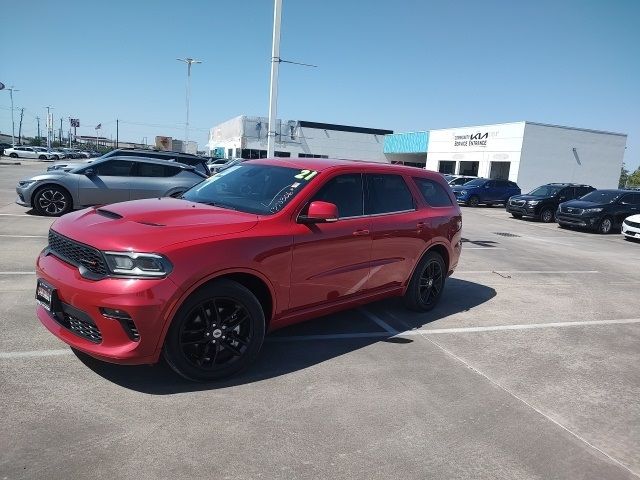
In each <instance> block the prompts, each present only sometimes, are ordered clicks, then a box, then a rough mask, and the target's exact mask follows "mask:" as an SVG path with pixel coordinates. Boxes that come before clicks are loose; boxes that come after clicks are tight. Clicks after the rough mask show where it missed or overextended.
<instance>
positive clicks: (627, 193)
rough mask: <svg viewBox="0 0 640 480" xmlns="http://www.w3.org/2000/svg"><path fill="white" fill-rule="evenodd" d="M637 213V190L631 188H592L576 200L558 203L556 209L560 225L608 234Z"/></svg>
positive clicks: (639, 204) (639, 198)
mask: <svg viewBox="0 0 640 480" xmlns="http://www.w3.org/2000/svg"><path fill="white" fill-rule="evenodd" d="M637 213H640V193H638V192H634V191H631V190H594V191H593V192H591V193H588V194H586V195H585V196H584V197H582V198H580V199H578V200H570V201H568V202H564V203H561V204H560V206H559V208H558V211H557V212H556V220H557V222H558V225H559V226H560V227H563V228H566V227H580V228H588V229H590V230H595V231H597V232H599V233H609V232H610V231H611V230H613V229H618V228H620V226H621V225H622V221H623V220H624V219H625V218H627V217H628V216H630V215H635V214H637Z"/></svg>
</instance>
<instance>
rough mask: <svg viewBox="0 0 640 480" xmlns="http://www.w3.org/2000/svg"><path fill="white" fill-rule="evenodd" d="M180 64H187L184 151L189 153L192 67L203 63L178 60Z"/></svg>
mask: <svg viewBox="0 0 640 480" xmlns="http://www.w3.org/2000/svg"><path fill="white" fill-rule="evenodd" d="M176 60H178V61H179V62H184V63H186V64H187V122H186V123H185V125H184V147H183V148H184V151H185V152H186V151H187V144H188V143H189V102H190V100H191V99H190V97H191V65H193V64H194V63H202V61H201V60H195V59H193V58H189V57H187V58H176Z"/></svg>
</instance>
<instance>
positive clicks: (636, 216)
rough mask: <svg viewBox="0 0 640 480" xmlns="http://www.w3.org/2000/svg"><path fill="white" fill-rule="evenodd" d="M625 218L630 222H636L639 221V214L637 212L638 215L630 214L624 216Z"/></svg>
mask: <svg viewBox="0 0 640 480" xmlns="http://www.w3.org/2000/svg"><path fill="white" fill-rule="evenodd" d="M625 220H629V221H630V222H637V223H640V214H638V215H631V216H630V217H627V218H625Z"/></svg>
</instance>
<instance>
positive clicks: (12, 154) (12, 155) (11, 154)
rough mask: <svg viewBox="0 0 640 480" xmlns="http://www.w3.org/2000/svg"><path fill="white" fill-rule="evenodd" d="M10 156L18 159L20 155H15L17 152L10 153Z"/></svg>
mask: <svg viewBox="0 0 640 480" xmlns="http://www.w3.org/2000/svg"><path fill="white" fill-rule="evenodd" d="M9 156H10V157H11V158H18V154H17V153H15V152H12V153H10V154H9Z"/></svg>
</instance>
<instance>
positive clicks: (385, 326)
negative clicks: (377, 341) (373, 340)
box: [358, 308, 398, 335]
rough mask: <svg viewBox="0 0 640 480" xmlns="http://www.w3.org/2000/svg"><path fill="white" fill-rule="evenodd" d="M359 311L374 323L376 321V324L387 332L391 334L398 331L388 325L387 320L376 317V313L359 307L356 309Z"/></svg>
mask: <svg viewBox="0 0 640 480" xmlns="http://www.w3.org/2000/svg"><path fill="white" fill-rule="evenodd" d="M358 310H359V311H360V312H362V314H363V315H364V316H365V317H367V318H368V319H369V320H371V321H373V322H374V323H376V324H377V325H378V326H380V327H382V328H383V329H384V330H386V331H387V332H389V333H392V334H394V335H395V334H396V333H398V331H397V330H396V329H395V328H393V327H392V326H391V325H389V324H388V323H387V322H385V321H384V320H382V319H381V318H380V317H378V316H377V315H376V314H374V313H371V312H370V311H368V310H365V309H364V308H359V309H358Z"/></svg>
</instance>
